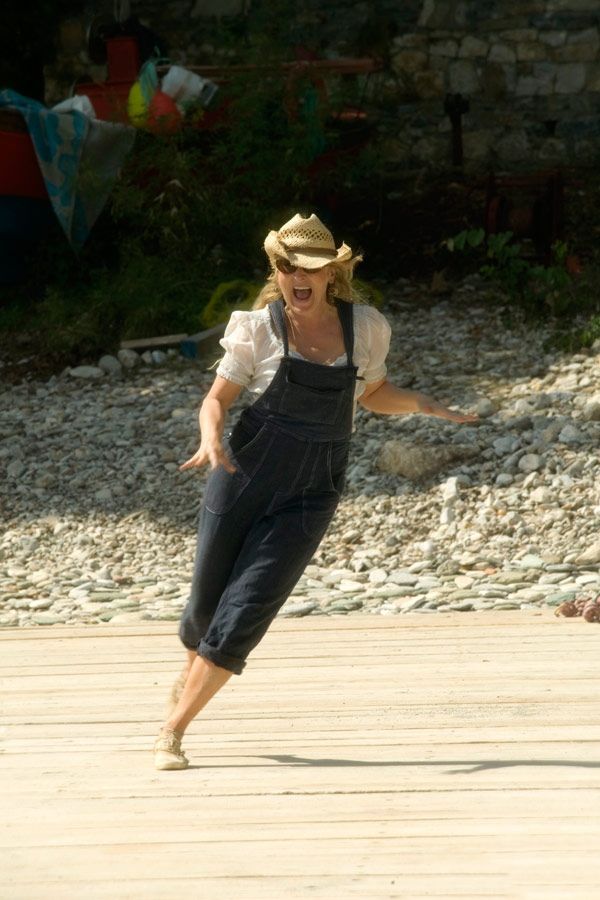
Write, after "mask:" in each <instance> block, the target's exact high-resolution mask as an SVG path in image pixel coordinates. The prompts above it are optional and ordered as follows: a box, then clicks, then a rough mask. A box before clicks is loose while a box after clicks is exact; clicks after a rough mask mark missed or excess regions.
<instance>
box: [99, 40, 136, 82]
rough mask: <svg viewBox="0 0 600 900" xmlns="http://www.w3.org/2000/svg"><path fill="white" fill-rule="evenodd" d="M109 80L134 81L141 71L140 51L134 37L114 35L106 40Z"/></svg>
mask: <svg viewBox="0 0 600 900" xmlns="http://www.w3.org/2000/svg"><path fill="white" fill-rule="evenodd" d="M106 61H107V65H108V81H128V82H130V83H131V82H133V81H135V79H136V78H137V77H138V72H139V71H140V51H139V48H138V42H137V40H136V39H135V38H134V37H114V38H109V39H108V40H107V42H106Z"/></svg>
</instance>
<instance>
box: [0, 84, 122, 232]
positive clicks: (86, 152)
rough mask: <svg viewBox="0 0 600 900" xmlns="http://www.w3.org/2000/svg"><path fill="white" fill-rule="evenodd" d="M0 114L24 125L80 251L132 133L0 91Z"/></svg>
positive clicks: (59, 214)
mask: <svg viewBox="0 0 600 900" xmlns="http://www.w3.org/2000/svg"><path fill="white" fill-rule="evenodd" d="M0 108H5V109H14V110H17V112H20V113H21V115H22V116H23V118H24V119H25V122H26V124H27V128H28V130H29V136H30V137H31V140H32V143H33V147H34V149H35V153H36V156H37V158H38V163H39V165H40V170H41V173H42V176H43V178H44V181H45V182H46V190H47V191H48V198H49V199H50V202H51V204H52V207H53V209H54V212H55V213H56V216H57V218H58V221H59V222H60V224H61V226H62V228H63V230H64V232H65V234H66V236H67V238H68V239H69V242H70V243H71V245H72V246H73V247H74V248H75V249H79V248H80V247H81V246H83V244H84V243H85V240H86V238H87V236H88V235H89V233H90V231H91V228H92V225H93V224H94V222H95V221H96V219H97V218H98V216H99V215H100V213H101V211H102V208H103V207H104V204H105V203H106V200H107V199H108V195H109V193H110V191H111V189H112V186H113V184H114V181H115V179H116V178H117V176H118V174H119V171H120V169H121V166H122V165H123V162H124V160H125V157H126V156H127V154H128V153H129V151H130V150H131V148H132V146H133V142H134V140H135V129H134V128H131V127H130V126H129V125H121V124H119V123H116V122H104V121H102V120H100V119H89V118H88V117H87V116H84V115H83V113H80V112H77V111H76V110H72V111H71V112H66V113H59V112H54V111H53V110H51V109H47V108H46V107H45V106H44V105H43V104H42V103H38V101H37V100H31V99H29V98H28V97H22V96H21V94H17V93H16V92H15V91H9V90H4V91H0Z"/></svg>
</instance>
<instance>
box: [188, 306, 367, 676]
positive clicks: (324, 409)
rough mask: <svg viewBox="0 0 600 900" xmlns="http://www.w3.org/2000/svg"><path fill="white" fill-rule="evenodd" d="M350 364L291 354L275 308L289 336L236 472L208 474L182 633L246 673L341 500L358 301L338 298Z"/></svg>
mask: <svg viewBox="0 0 600 900" xmlns="http://www.w3.org/2000/svg"><path fill="white" fill-rule="evenodd" d="M336 306H337V311H338V315H339V317H340V322H341V325H342V330H343V334H344V345H345V349H346V358H347V365H345V366H328V365H320V364H318V363H313V362H309V361H308V360H304V359H297V358H294V357H291V356H290V355H289V348H288V337H287V330H286V325H285V315H284V304H283V301H282V300H277V301H274V302H272V303H271V304H270V306H269V311H270V314H271V324H272V327H273V328H274V329H275V332H276V333H277V335H278V336H279V338H280V339H281V340H282V342H283V357H282V359H281V361H280V363H279V368H278V369H277V372H276V373H275V376H274V378H273V380H272V382H271V384H270V385H269V387H268V388H267V389H266V391H265V392H264V393H263V394H262V395H261V396H260V397H259V398H258V400H257V401H256V402H255V403H253V404H252V406H249V407H248V408H247V409H245V410H244V411H243V412H242V414H241V416H240V419H239V421H238V422H237V424H236V425H235V427H234V429H233V431H232V433H231V436H230V438H229V449H230V453H231V457H232V460H233V463H234V464H235V466H236V471H235V473H234V474H230V473H229V472H227V471H226V470H225V469H224V468H223V467H222V466H220V467H219V468H218V469H215V470H214V471H213V472H211V474H210V475H209V478H208V481H207V485H206V491H205V495H204V503H203V505H202V510H201V513H200V522H199V529H198V544H197V550H196V563H195V570H194V577H193V581H192V587H191V593H190V598H189V601H188V604H187V606H186V609H185V611H184V613H183V617H182V620H181V625H180V629H179V636H180V638H181V640H182V642H183V644H184V645H185V646H186V647H187V648H188V649H190V650H197V652H198V653H199V654H200V656H203V657H205V658H206V659H209V660H210V661H211V662H213V663H215V664H216V665H218V666H222V667H223V668H225V669H229V670H230V671H231V672H234V673H236V674H238V675H239V674H240V673H241V672H242V669H243V668H244V666H245V664H246V663H245V660H246V657H247V656H248V654H249V653H250V651H251V650H252V649H253V648H254V647H255V646H256V645H257V644H258V642H259V641H260V640H261V638H262V637H263V636H264V634H265V632H266V631H267V629H268V627H269V625H270V624H271V622H272V621H273V619H274V617H275V616H276V615H277V612H278V611H279V609H280V607H281V606H282V605H283V603H284V602H285V600H286V599H287V598H288V596H289V595H290V593H291V592H292V590H293V589H294V587H295V585H296V583H297V581H298V579H299V578H300V576H301V575H302V572H303V571H304V569H305V567H306V565H307V564H308V563H309V562H310V559H311V558H312V556H313V554H314V552H315V550H316V549H317V547H318V545H319V543H320V541H321V539H322V537H323V535H324V534H325V531H326V529H327V526H328V525H329V523H330V521H331V519H332V518H333V514H334V513H335V510H336V507H337V505H338V502H339V499H340V492H341V490H342V487H343V482H344V473H345V470H346V465H347V461H348V451H349V439H350V433H351V430H352V418H353V412H354V389H355V382H356V379H357V369H356V366H354V365H353V362H352V360H353V354H354V328H353V305H352V304H351V303H346V302H344V301H340V300H337V301H336Z"/></svg>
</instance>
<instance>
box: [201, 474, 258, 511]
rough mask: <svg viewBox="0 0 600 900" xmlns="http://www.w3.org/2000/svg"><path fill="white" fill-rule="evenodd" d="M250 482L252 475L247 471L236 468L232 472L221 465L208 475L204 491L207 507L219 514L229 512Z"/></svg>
mask: <svg viewBox="0 0 600 900" xmlns="http://www.w3.org/2000/svg"><path fill="white" fill-rule="evenodd" d="M249 484H250V476H249V475H246V473H245V472H242V471H241V470H240V469H236V470H235V472H233V474H231V473H229V472H227V470H226V469H224V468H223V466H219V468H218V469H215V470H214V471H213V472H211V473H210V475H209V476H208V481H207V483H206V490H205V491H204V506H205V508H206V509H207V510H208V512H211V513H214V514H215V515H217V516H222V515H224V514H225V513H228V512H229V510H230V509H231V508H232V507H233V506H234V505H235V504H236V503H237V501H238V500H239V499H240V497H241V495H242V493H243V492H244V490H245V489H246V487H247V486H248V485H249Z"/></svg>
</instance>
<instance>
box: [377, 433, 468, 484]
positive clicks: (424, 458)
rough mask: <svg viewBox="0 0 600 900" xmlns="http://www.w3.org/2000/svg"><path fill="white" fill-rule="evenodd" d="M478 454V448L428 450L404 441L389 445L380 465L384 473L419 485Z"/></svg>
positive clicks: (383, 450) (443, 447)
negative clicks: (443, 470)
mask: <svg viewBox="0 0 600 900" xmlns="http://www.w3.org/2000/svg"><path fill="white" fill-rule="evenodd" d="M478 452H479V450H478V448H475V447H471V446H469V445H458V444H457V445H453V446H448V445H444V444H440V445H436V446H433V445H430V446H426V445H417V444H409V443H407V442H403V441H386V442H385V443H384V444H383V446H382V449H381V452H380V454H379V459H378V462H377V464H378V467H379V469H380V470H381V471H382V472H387V473H389V474H393V475H402V476H403V477H404V478H408V479H410V480H411V481H419V480H420V479H422V478H427V477H429V476H431V475H434V474H435V473H437V472H439V471H441V470H442V469H445V468H447V467H448V466H450V465H455V464H456V463H458V462H462V461H464V460H467V459H472V458H473V457H474V456H476V455H477V454H478Z"/></svg>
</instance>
